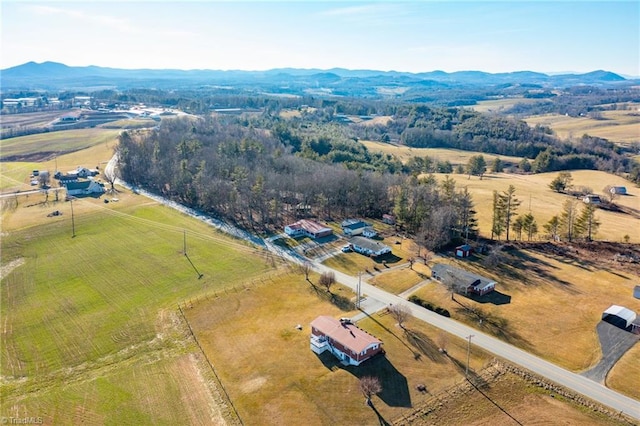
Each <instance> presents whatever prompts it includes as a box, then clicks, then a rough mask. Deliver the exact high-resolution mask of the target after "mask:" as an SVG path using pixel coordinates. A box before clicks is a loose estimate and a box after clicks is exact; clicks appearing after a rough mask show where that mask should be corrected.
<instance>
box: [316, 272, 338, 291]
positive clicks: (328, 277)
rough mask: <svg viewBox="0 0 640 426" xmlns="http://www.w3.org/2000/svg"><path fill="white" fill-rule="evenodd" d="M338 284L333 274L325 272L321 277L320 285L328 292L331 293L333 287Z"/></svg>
mask: <svg viewBox="0 0 640 426" xmlns="http://www.w3.org/2000/svg"><path fill="white" fill-rule="evenodd" d="M335 282H336V274H335V273H333V272H323V273H322V275H320V280H319V281H318V284H320V285H321V286H323V287H324V288H326V289H327V292H329V293H331V286H332V285H333V284H334V283H335Z"/></svg>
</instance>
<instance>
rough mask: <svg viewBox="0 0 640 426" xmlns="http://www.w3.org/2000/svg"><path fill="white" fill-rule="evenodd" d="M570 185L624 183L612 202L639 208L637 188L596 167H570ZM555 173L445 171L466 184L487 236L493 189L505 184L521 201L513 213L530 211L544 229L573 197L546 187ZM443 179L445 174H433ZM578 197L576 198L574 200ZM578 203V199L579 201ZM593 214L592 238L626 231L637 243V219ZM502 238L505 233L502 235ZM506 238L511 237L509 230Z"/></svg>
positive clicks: (596, 187)
mask: <svg viewBox="0 0 640 426" xmlns="http://www.w3.org/2000/svg"><path fill="white" fill-rule="evenodd" d="M570 173H571V176H572V177H573V185H574V186H586V187H589V188H591V189H593V192H594V193H595V194H602V190H603V188H604V187H605V186H606V185H618V186H625V187H626V188H627V192H628V193H629V195H627V196H621V197H619V198H618V199H617V200H616V201H615V202H616V203H617V204H620V205H622V206H626V207H629V208H633V209H638V210H640V189H639V188H637V187H635V186H634V185H633V184H632V183H631V182H629V181H627V180H625V179H624V178H622V177H620V176H616V175H613V174H610V173H606V172H601V171H596V170H574V171H571V172H570ZM557 175H558V173H557V172H552V173H539V174H531V175H518V174H508V173H495V174H494V173H491V174H488V175H485V177H483V178H482V180H481V179H479V178H478V177H476V176H472V177H471V178H470V179H469V178H468V176H466V175H457V174H451V175H449V176H450V177H451V178H453V179H454V180H455V181H456V187H457V188H458V189H463V188H464V187H467V188H468V189H469V192H470V193H471V194H472V196H473V202H474V206H475V210H476V211H477V218H478V225H479V228H480V234H481V235H483V236H485V237H490V236H491V220H492V214H493V191H494V190H496V191H498V192H503V191H506V190H507V188H509V185H513V186H514V187H515V188H516V198H517V199H518V200H520V201H521V204H520V207H519V208H518V210H517V214H526V213H528V212H529V211H531V212H532V213H533V216H534V217H535V219H536V222H537V224H538V231H539V233H540V234H543V233H544V229H543V225H544V224H545V223H547V222H548V221H549V220H550V219H551V218H552V217H553V216H555V215H560V214H561V213H562V206H563V204H564V202H565V201H566V200H569V199H575V198H572V197H570V196H568V195H565V194H559V193H557V192H554V191H552V190H551V189H550V188H549V184H550V183H551V181H552V180H553V179H554V178H555V177H556V176H557ZM437 176H438V177H439V179H444V177H445V175H437ZM577 201H578V200H577ZM578 206H579V207H581V206H582V203H581V202H579V203H578ZM596 218H597V219H598V220H599V221H600V222H601V225H600V228H599V230H598V232H597V234H596V235H595V237H594V239H596V240H605V241H618V242H620V241H623V237H624V236H625V235H629V238H630V242H632V243H640V219H637V218H635V217H633V216H630V215H628V214H624V213H614V212H610V211H605V210H602V209H599V210H598V211H597V212H596ZM502 238H503V239H504V238H505V235H504V234H503V235H502ZM510 238H515V236H514V234H513V232H511V235H510Z"/></svg>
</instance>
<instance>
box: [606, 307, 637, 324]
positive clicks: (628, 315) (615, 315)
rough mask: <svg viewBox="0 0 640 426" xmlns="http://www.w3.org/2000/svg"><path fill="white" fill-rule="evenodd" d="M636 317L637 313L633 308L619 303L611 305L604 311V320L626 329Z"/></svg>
mask: <svg viewBox="0 0 640 426" xmlns="http://www.w3.org/2000/svg"><path fill="white" fill-rule="evenodd" d="M636 318H637V315H636V313H635V312H633V311H632V310H631V309H628V308H625V307H624V306H618V305H611V306H609V307H608V308H607V310H606V311H604V312H603V313H602V321H606V322H608V323H609V324H613V325H615V326H616V327H620V328H623V329H625V330H626V329H627V328H630V327H631V325H632V324H633V322H634V321H635V320H636Z"/></svg>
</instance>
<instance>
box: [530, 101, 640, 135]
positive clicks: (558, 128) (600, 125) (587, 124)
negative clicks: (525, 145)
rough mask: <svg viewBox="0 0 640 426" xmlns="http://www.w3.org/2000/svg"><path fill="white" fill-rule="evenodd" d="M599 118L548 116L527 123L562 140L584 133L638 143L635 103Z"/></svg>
mask: <svg viewBox="0 0 640 426" xmlns="http://www.w3.org/2000/svg"><path fill="white" fill-rule="evenodd" d="M600 114H601V116H602V117H601V118H600V119H594V118H589V117H570V116H565V115H559V114H547V115H540V116H533V117H528V118H526V119H525V121H526V122H527V124H529V125H530V126H535V125H536V124H540V125H544V126H548V127H550V128H551V129H552V130H553V131H554V132H555V133H556V135H558V137H560V138H562V139H578V138H580V137H581V136H582V135H584V134H588V135H591V136H597V137H600V138H605V139H608V140H610V141H611V142H618V143H621V144H625V145H626V144H631V143H638V142H640V112H639V111H638V104H633V105H632V107H631V108H630V109H624V110H623V109H621V110H614V111H602V112H601V113H600Z"/></svg>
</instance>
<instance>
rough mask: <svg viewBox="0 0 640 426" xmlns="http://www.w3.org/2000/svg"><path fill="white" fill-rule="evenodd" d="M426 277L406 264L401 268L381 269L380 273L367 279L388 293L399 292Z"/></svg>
mask: <svg viewBox="0 0 640 426" xmlns="http://www.w3.org/2000/svg"><path fill="white" fill-rule="evenodd" d="M426 278H427V277H426V276H425V275H424V274H420V273H418V272H417V271H414V270H411V269H409V267H408V266H407V267H403V268H402V269H395V270H392V271H387V272H384V271H383V272H382V273H381V274H379V275H376V276H375V277H373V278H371V279H369V283H370V284H373V285H375V286H376V287H380V288H382V289H384V290H386V291H388V292H390V293H393V294H400V293H402V292H403V291H406V290H408V289H410V288H411V287H413V286H415V285H416V284H418V283H420V282H421V281H423V280H425V279H426Z"/></svg>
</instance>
